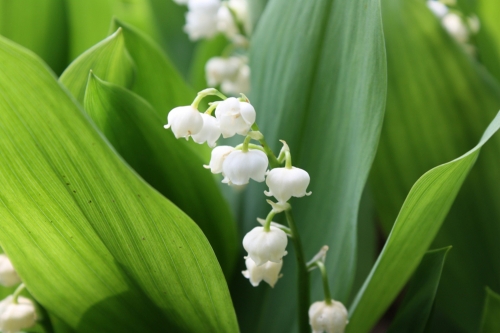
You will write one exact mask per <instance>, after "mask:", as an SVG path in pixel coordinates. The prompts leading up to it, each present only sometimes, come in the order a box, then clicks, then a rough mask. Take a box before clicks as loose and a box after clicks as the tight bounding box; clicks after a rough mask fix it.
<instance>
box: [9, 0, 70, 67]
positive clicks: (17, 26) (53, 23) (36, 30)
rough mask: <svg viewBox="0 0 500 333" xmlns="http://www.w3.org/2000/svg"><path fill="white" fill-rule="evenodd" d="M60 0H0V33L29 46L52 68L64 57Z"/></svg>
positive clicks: (64, 61)
mask: <svg viewBox="0 0 500 333" xmlns="http://www.w3.org/2000/svg"><path fill="white" fill-rule="evenodd" d="M64 9H65V8H64V0H36V1H33V0H15V1H12V0H0V34H1V35H3V36H5V37H7V38H9V39H11V40H13V41H15V42H16V43H19V44H21V45H23V46H24V47H27V48H28V49H30V50H32V51H33V52H35V53H36V54H38V55H39V56H40V57H42V59H43V60H45V62H46V63H47V64H48V65H49V66H50V67H51V68H52V69H53V70H54V71H55V72H56V73H61V72H62V71H63V69H64V67H66V64H67V61H68V59H67V57H68V45H67V42H68V41H67V38H68V36H67V31H68V29H67V24H66V17H65V16H66V13H65V10H64Z"/></svg>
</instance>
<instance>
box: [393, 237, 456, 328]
mask: <svg viewBox="0 0 500 333" xmlns="http://www.w3.org/2000/svg"><path fill="white" fill-rule="evenodd" d="M450 249H451V246H450V247H446V248H442V249H439V250H432V251H428V252H427V253H426V254H425V256H424V257H423V258H422V261H421V262H420V264H419V265H418V268H417V270H416V271H415V273H413V276H412V278H411V280H410V282H409V284H408V290H407V291H406V294H405V298H404V300H403V302H402V303H401V305H400V307H399V310H398V313H397V315H396V318H394V321H393V322H392V324H391V327H390V328H389V330H388V331H387V332H388V333H401V332H407V333H423V332H425V328H426V326H427V323H428V321H429V317H430V315H431V312H432V307H433V306H434V299H435V298H436V292H437V289H438V286H439V280H440V279H441V272H442V271H443V265H444V262H445V259H446V255H447V254H448V251H449V250H450Z"/></svg>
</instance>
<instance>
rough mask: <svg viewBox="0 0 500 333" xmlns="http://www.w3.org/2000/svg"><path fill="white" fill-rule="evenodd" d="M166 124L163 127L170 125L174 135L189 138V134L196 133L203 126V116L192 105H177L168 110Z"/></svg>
mask: <svg viewBox="0 0 500 333" xmlns="http://www.w3.org/2000/svg"><path fill="white" fill-rule="evenodd" d="M167 121H168V124H167V125H165V126H164V127H165V128H167V129H168V128H170V127H172V132H173V133H174V135H175V137H176V138H177V139H178V138H186V140H187V139H188V138H189V136H190V135H194V134H197V133H198V132H200V131H201V129H202V128H203V118H202V116H201V113H200V112H199V111H198V110H196V109H195V108H193V107H192V106H179V107H176V108H175V109H173V110H172V111H170V112H169V114H168V116H167Z"/></svg>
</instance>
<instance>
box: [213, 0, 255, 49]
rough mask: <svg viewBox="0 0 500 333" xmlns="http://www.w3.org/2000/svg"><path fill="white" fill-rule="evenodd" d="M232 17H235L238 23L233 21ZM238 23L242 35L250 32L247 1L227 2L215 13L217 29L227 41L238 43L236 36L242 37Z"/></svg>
mask: <svg viewBox="0 0 500 333" xmlns="http://www.w3.org/2000/svg"><path fill="white" fill-rule="evenodd" d="M233 15H235V16H236V20H237V21H238V22H236V21H235V19H234V16H233ZM238 23H240V24H241V25H242V27H243V30H244V31H243V32H244V33H246V34H248V33H249V32H250V16H249V13H248V2H247V0H229V1H227V2H226V3H225V5H223V6H221V8H220V9H219V11H218V12H217V29H218V30H219V31H220V32H222V33H224V34H225V35H226V36H227V38H228V39H230V40H233V41H235V40H236V41H238V36H239V37H242V36H241V31H240V30H239V28H238Z"/></svg>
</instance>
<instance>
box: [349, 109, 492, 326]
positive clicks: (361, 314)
mask: <svg viewBox="0 0 500 333" xmlns="http://www.w3.org/2000/svg"><path fill="white" fill-rule="evenodd" d="M499 128H500V113H498V114H497V116H496V117H495V119H493V121H492V122H491V123H490V125H489V126H488V128H487V129H486V131H485V132H484V134H483V136H482V138H481V140H480V141H479V143H478V144H477V146H476V147H474V148H473V149H472V150H470V151H468V152H467V153H465V154H464V155H462V156H461V157H459V158H457V159H455V160H453V161H451V162H449V163H445V164H443V165H440V166H438V167H435V168H433V169H432V170H430V171H428V172H427V173H425V174H424V175H423V176H422V177H420V179H419V180H418V181H417V182H416V183H415V185H413V187H412V189H411V190H410V193H409V194H408V196H407V198H406V200H405V202H404V204H403V206H402V207H401V211H400V212H399V215H398V217H397V219H396V222H395V223H394V226H393V228H392V230H391V233H390V235H389V238H388V239H387V242H386V244H385V246H384V248H383V250H382V253H381V254H380V255H379V257H378V259H377V262H376V263H375V266H374V267H373V269H372V271H371V273H370V275H369V276H368V278H367V280H366V281H365V284H364V285H363V287H362V288H361V290H360V291H359V293H358V295H357V297H356V299H355V300H354V302H353V304H352V306H351V307H350V308H349V311H350V318H351V319H350V324H349V326H348V328H347V332H355V333H363V332H369V331H370V329H371V328H372V326H373V325H374V324H375V323H376V321H377V320H378V319H379V317H380V316H381V315H382V314H383V313H384V311H385V310H386V309H387V308H388V307H389V305H390V304H391V302H392V301H393V300H394V298H395V297H396V296H397V294H398V293H399V291H400V290H401V288H403V286H404V284H405V283H406V282H407V280H408V279H409V277H410V276H411V274H412V273H413V271H414V270H415V269H416V268H417V266H418V263H419V262H420V260H421V259H422V257H423V256H424V254H425V251H427V248H428V247H429V245H430V244H431V243H432V241H433V240H434V237H435V235H436V234H437V232H438V231H439V228H440V227H441V224H442V223H443V221H444V219H445V217H446V215H447V213H448V211H449V209H450V207H451V205H452V203H453V201H454V200H455V197H456V195H457V193H458V191H459V190H460V187H461V186H462V183H463V181H464V180H465V177H466V176H467V174H468V173H469V171H470V169H471V168H472V166H473V165H474V163H475V162H476V159H477V157H478V155H479V151H480V149H481V147H482V146H483V145H484V144H485V143H486V142H487V141H488V140H489V139H490V138H491V136H492V135H493V134H495V132H496V131H497V130H498V129H499Z"/></svg>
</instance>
